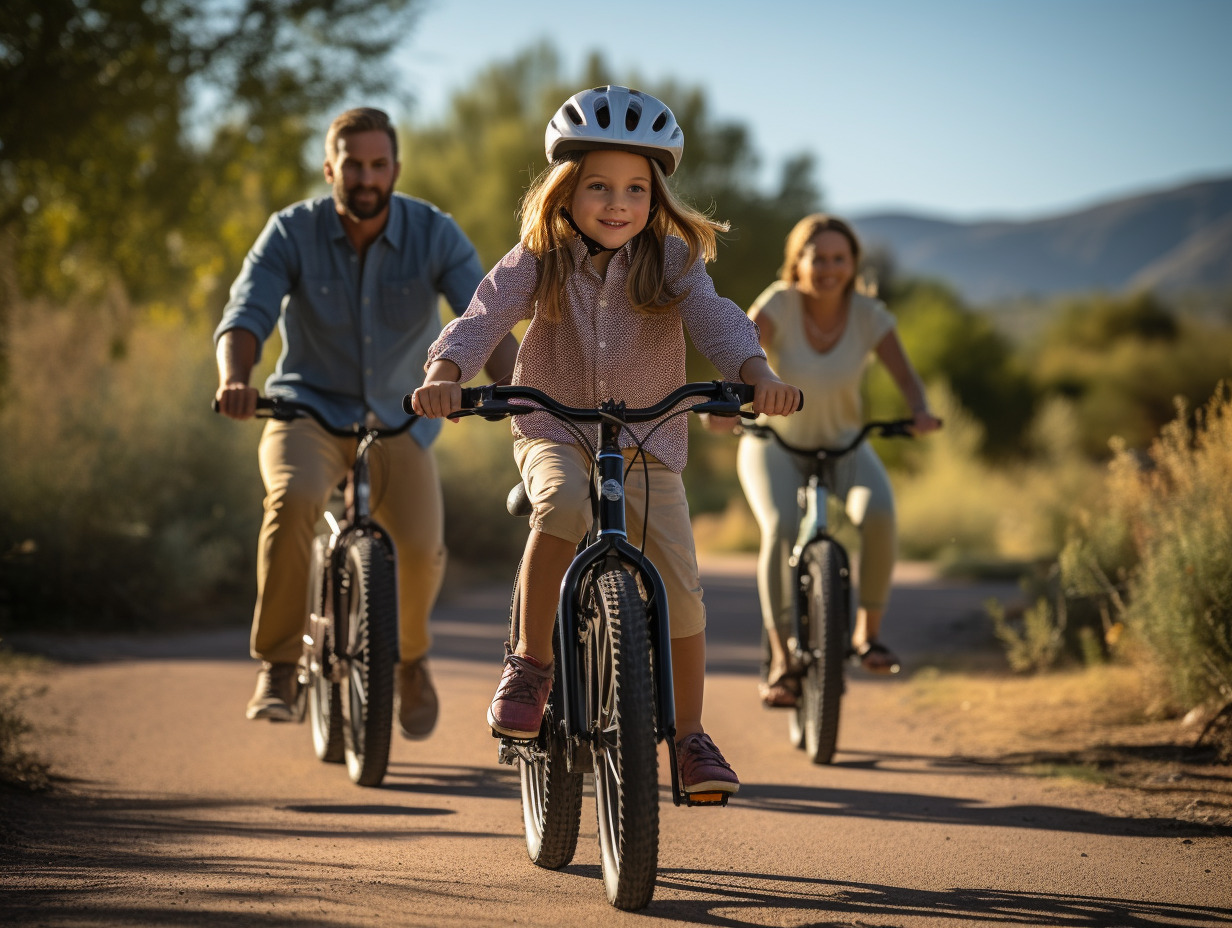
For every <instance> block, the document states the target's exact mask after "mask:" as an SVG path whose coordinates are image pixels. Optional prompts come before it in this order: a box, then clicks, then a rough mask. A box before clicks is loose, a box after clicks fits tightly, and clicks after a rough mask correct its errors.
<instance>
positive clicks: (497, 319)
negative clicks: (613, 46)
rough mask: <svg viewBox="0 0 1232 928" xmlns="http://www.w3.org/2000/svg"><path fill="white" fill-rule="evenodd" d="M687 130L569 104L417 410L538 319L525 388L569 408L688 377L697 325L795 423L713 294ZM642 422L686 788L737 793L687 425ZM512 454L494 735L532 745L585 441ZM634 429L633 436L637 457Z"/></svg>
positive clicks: (442, 342) (664, 118)
mask: <svg viewBox="0 0 1232 928" xmlns="http://www.w3.org/2000/svg"><path fill="white" fill-rule="evenodd" d="M683 149H684V135H683V133H682V132H681V130H680V127H679V126H678V125H677V123H676V119H675V117H674V116H673V115H672V112H671V110H669V109H668V108H667V106H665V105H664V104H663V103H661V102H660V101H659V100H656V99H655V98H654V97H651V96H649V95H647V94H643V93H639V92H638V91H634V90H629V89H626V88H624V87H598V88H595V89H593V90H586V91H582V92H580V93H578V94H575V95H574V96H572V97H571V98H570V99H569V100H567V101H566V102H565V103H564V105H563V106H561V108H560V110H559V111H558V112H557V113H556V115H555V116H553V117H552V120H551V121H550V122H549V124H548V127H547V133H546V150H547V159H548V165H549V166H548V168H547V169H546V170H545V171H544V172H543V173H542V174H540V175H539V177H538V178H537V179H536V181H535V182H534V184H533V185H532V187H531V189H530V190H529V191H528V192H527V194H526V196H525V198H524V200H523V202H522V207H521V215H522V233H521V242H520V243H519V244H518V245H517V246H515V247H514V249H513V250H512V251H510V252H509V254H507V255H506V256H505V257H504V258H503V259H502V260H501V261H500V263H499V264H497V266H496V267H495V268H494V269H493V270H492V271H491V272H490V273H489V274H488V276H487V277H486V278H485V279H484V281H483V283H482V284H480V286H479V290H478V291H477V292H476V294H475V297H474V299H473V300H472V301H471V305H470V308H469V309H468V310H467V311H466V313H465V314H464V315H463V316H461V317H460V318H458V319H456V320H454V322H452V323H450V325H448V326H447V327H446V328H445V330H444V331H443V332H442V333H441V335H440V337H439V338H438V339H437V341H436V343H435V344H434V345H433V346H432V348H431V349H430V351H429V355H428V357H429V360H428V365H427V376H426V378H425V382H424V385H423V386H422V387H420V388H419V389H418V390H416V391H415V394H414V400H413V402H414V407H415V410H416V412H419V413H420V414H421V415H425V416H430V417H434V418H435V417H441V416H448V415H450V414H451V413H453V412H455V411H457V410H458V409H459V407H460V398H461V394H460V388H459V385H458V384H459V381H466V380H469V379H470V378H471V377H473V376H475V375H476V374H477V373H478V372H479V369H480V367H481V366H482V364H483V361H484V359H486V358H487V356H488V353H489V352H490V351H491V350H492V349H493V348H494V347H495V346H496V344H497V343H498V342H499V341H500V339H501V338H502V337H503V336H504V335H506V334H507V333H508V332H509V331H510V330H511V329H512V328H513V326H514V325H515V324H517V323H518V322H520V321H522V320H525V319H529V320H530V326H529V327H528V328H527V330H526V334H525V336H524V337H523V339H522V343H521V346H520V348H519V351H518V358H517V363H516V365H515V367H514V373H513V383H515V384H519V385H525V386H532V387H536V388H538V389H540V390H542V391H544V392H545V393H547V394H549V395H550V396H551V397H552V398H553V399H555V400H557V401H558V402H561V403H565V404H567V405H571V406H578V407H589V408H593V407H595V406H597V405H598V403H600V402H602V401H603V400H606V399H609V398H610V399H615V400H618V401H623V402H625V403H626V404H627V405H628V406H630V407H644V406H650V405H652V404H654V403H655V402H656V401H658V400H660V399H662V398H663V397H664V396H665V395H667V394H668V393H669V392H670V391H671V390H672V389H673V388H675V387H678V386H680V385H682V384H683V383H684V382H685V340H684V330H685V328H686V327H687V329H688V331H689V335H690V336H691V337H692V339H693V341H694V344H696V345H697V347H698V348H699V349H700V350H701V351H702V353H703V354H705V355H706V356H707V357H708V358H709V359H710V360H711V361H712V362H713V363H714V365H715V367H716V368H718V370H719V371H720V373H721V374H722V375H723V377H724V378H726V379H728V380H742V381H743V382H745V383H748V384H752V385H754V386H755V391H756V392H755V399H754V402H753V408H754V410H755V411H757V412H759V413H763V414H766V415H786V414H788V413H789V412H791V411H792V410H794V409H795V408H796V407H797V405H798V402H799V391H798V390H796V388H795V387H792V386H789V385H788V384H785V383H783V382H782V381H781V380H779V378H778V377H777V376H775V374H774V373H773V371H772V370H771V369H770V367H769V365H768V364H767V362H766V358H765V352H764V351H763V350H762V348H761V347H760V345H759V344H758V341H757V332H756V328H755V327H754V326H753V324H752V323H751V322H750V321H749V319H748V317H747V316H746V315H745V314H744V313H743V312H742V311H741V310H740V308H739V307H738V306H737V305H736V304H735V303H733V302H731V301H730V300H727V299H724V298H722V297H720V296H718V295H717V294H716V293H715V290H714V283H713V281H712V280H711V279H710V276H709V275H708V274H707V273H706V268H705V261H706V260H709V259H711V258H713V257H714V251H715V232H716V230H721V229H723V228H725V227H724V226H722V225H721V224H719V223H716V222H713V221H711V220H710V219H708V218H707V217H705V216H704V215H702V214H701V213H699V212H697V211H696V210H694V209H692V208H690V207H689V206H686V205H685V204H684V203H682V202H681V201H680V200H678V199H677V198H676V196H675V194H674V193H673V192H672V190H671V189H670V188H669V187H668V185H667V180H666V178H667V177H668V175H670V174H672V173H673V172H674V171H675V170H676V168H677V166H678V165H679V164H680V159H681V155H682V153H683ZM650 428H651V427H650V426H644V427H638V429H637V435H636V438H637V439H641V440H642V441H643V446H644V448H645V451H646V452H647V459H648V464H649V484H650V486H649V489H647V487H646V485H645V481H644V480H643V477H642V473H643V471H642V464H641V462H640V461H639V462H638V466H637V467H635V468H633V469H632V470H631V471H630V473H629V478H628V482H627V483H626V491H627V494H628V501H627V506H628V511H629V512H630V513H631V514H636V515H631V518H630V519H629V523H628V528H629V535H630V537H629V541H630V542H631V543H632V544H634V545H640V544H641V543H642V538H641V534H642V518H641V515H640V514H641V513H642V512H644V511H645V505H646V503H645V498H646V494H647V492H649V495H650V498H651V499H653V500H654V507H653V511H652V512H651V514H650V518H649V523H648V527H647V529H646V538H645V546H646V553H647V555H648V556H649V558H650V559H651V561H652V562H653V563H654V564H655V565H656V566H657V567H658V568H659V570H660V572H661V573H662V575H663V579H664V582H665V585H666V588H667V592H668V609H669V615H670V620H671V636H672V643H671V654H672V670H673V680H674V695H675V703H676V721H677V738H678V741H677V752H678V756H679V759H680V770H681V778H682V781H683V787H684V789H685V791H686V792H698V791H707V790H711V791H713V790H718V791H723V792H728V793H734V792H735V791H736V790H737V789H738V788H739V780H738V779H737V777H736V775H735V773H734V772H732V770H731V767H730V766H729V765H728V764H727V762H726V761H725V760H724V758H723V755H722V754H721V753H720V752H719V750H718V748H717V747H715V745H714V743H713V742H712V741H711V740H710V738H709V736H707V735H706V734H705V733H704V731H703V729H702V722H701V717H702V692H703V682H704V681H703V675H704V671H705V663H706V651H705V633H704V628H705V609H704V606H703V605H702V589H701V582H700V581H699V579H698V571H697V559H696V555H695V553H694V547H693V534H692V527H691V524H690V522H689V513H688V504H687V502H686V499H685V492H684V484H683V482H682V481H681V478H680V472H681V470H682V469H683V468H684V464H685V459H686V457H687V451H688V449H687V431H686V426H685V422H684V420H683V419H682V418H680V417H677V418H674V419H671V420H668V421H667V422H666V423H665V424H664V425H663V427H662V428H659V429H657V430H656V431H654V433H653V434H649V429H650ZM513 431H514V435H515V436H516V442H515V446H514V453H515V456H516V458H517V462H518V467H519V469H520V470H521V472H522V479H523V482H524V483H525V485H526V489H527V493H528V495H529V497H530V500H531V503H532V505H533V513H532V516H531V520H530V525H531V532H530V537H529V538H528V540H527V543H526V553H525V556H524V560H523V568H522V569H523V576H524V578H525V582H524V583H523V584H521V586H520V596H521V604H520V613H521V615H522V616H523V617H524V621H523V623H522V626H521V634H520V636H519V640H518V643H517V647H516V648H515V649H514V650H513V651H512V652H510V653H509V654H508V655H507V657H506V661H505V666H504V673H503V676H502V678H501V682H500V686H499V688H498V689H497V692H496V696H495V698H494V700H493V702H492V705H491V708H490V709H489V711H488V723H489V724H490V725H491V727H492V728H493V730H494V731H496V732H498V733H500V734H502V735H505V736H508V737H512V738H533V737H535V736H536V735H537V734H538V732H539V727H540V720H541V718H542V716H543V711H544V706H545V705H546V703H547V699H548V694H549V691H550V689H551V685H552V672H551V666H552V665H551V660H552V628H553V624H554V619H555V613H556V605H557V598H558V596H559V592H560V587H561V580H562V578H563V576H564V573H565V570H566V568H567V567H568V566H569V563H570V562H571V561H572V559H573V556H574V553H575V549H576V546H577V544H578V542H579V541H580V540H581V539H582V538H583V537H584V536H585V534H586V531H587V529H588V528H589V526H590V519H591V506H590V495H589V494H590V462H589V461H588V460H587V458H586V456H585V453H584V451H583V450H582V448H581V447H580V446H579V445H578V444H577V443H576V440H575V439H574V437H573V436H572V435H571V434H570V433H569V432H568V431H566V430H565V429H564V428H563V427H562V426H560V425H559V424H557V423H556V421H555V420H554V419H552V418H550V417H549V416H547V415H544V414H530V415H523V416H519V417H517V418H515V419H514V420H513ZM634 444H635V436H633V435H631V434H628V433H626V434H625V435H624V436H623V437H622V445H623V446H626V450H625V453H626V455H628V456H629V457H630V458H631V457H632V455H633V451H634V449H633V447H632V446H633V445H634Z"/></svg>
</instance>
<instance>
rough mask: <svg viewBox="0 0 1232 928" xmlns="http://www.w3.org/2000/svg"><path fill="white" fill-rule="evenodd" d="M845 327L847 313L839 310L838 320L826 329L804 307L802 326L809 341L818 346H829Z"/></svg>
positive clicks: (836, 339)
mask: <svg viewBox="0 0 1232 928" xmlns="http://www.w3.org/2000/svg"><path fill="white" fill-rule="evenodd" d="M846 327H847V313H846V312H844V311H843V310H841V309H840V310H839V315H838V321H837V322H835V323H834V325H832V326H830V328H828V329H823V328H822V327H821V325H820V323H818V322H817V320H816V319H814V318H813V314H812V313H811V312H809V311H808V309H807V308H806V309H805V310H804V328H805V332H806V334H807V335H808V336H809V341H811V342H812V343H813V345H814V346H815V347H818V348H823V347H824V348H829V347H832V346H833V345H834V343H835V342H836V341H838V339H839V337H840V336H841V335H842V334H843V330H844V329H845V328H846Z"/></svg>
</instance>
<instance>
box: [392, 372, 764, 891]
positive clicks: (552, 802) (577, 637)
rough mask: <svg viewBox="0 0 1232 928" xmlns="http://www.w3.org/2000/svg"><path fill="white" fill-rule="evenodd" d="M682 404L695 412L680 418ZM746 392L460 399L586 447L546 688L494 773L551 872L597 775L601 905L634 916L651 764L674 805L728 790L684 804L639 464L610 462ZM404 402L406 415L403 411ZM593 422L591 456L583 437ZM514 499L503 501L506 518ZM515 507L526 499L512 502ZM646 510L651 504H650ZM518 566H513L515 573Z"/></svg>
mask: <svg viewBox="0 0 1232 928" xmlns="http://www.w3.org/2000/svg"><path fill="white" fill-rule="evenodd" d="M690 398H701V399H702V400H703V402H701V403H699V404H697V405H693V406H687V405H686V406H684V407H683V408H679V409H678V408H677V407H678V406H680V405H681V403H682V402H683V401H685V400H687V399H690ZM752 398H753V388H752V387H750V386H746V385H745V384H736V383H727V382H723V381H714V382H711V383H691V384H685V385H684V386H682V387H680V388H679V389H677V390H675V391H674V392H673V393H672V394H671V395H670V396H668V397H667V398H666V399H664V400H662V401H661V402H660V403H658V404H656V405H654V406H651V407H648V408H645V409H628V408H626V407H625V406H624V404H622V403H616V402H612V401H607V402H605V403H603V404H602V405H601V406H600V407H599V408H597V409H580V408H576V407H569V406H563V405H561V404H559V403H557V402H556V401H554V400H553V399H552V398H551V397H549V396H548V395H547V394H545V393H543V392H541V391H539V390H535V389H532V388H529V387H518V386H485V387H474V388H464V389H463V390H462V406H463V409H462V410H461V411H460V412H459V413H458V415H460V416H461V415H477V416H481V417H483V418H485V419H489V420H500V419H504V418H505V417H507V416H516V415H522V414H525V413H532V412H547V413H549V414H551V415H552V416H553V417H555V418H556V419H557V420H559V421H560V422H562V423H564V424H565V425H566V427H567V428H569V430H570V431H571V432H572V433H573V434H574V436H575V437H576V438H577V440H578V444H579V445H580V446H581V447H583V448H587V449H589V451H590V453H591V459H592V461H593V473H594V481H593V486H592V504H593V507H594V521H593V526H592V529H591V533H590V535H589V536H588V537H587V538H586V539H584V540H583V541H582V543H581V544H579V546H578V554H577V556H576V557H575V559H574V560H573V562H572V564H571V566H570V567H569V569H568V570H567V571H566V573H565V578H564V581H563V582H562V584H561V594H560V602H559V606H558V610H557V616H556V619H557V620H556V626H555V630H554V633H553V649H554V652H555V677H554V680H553V685H552V691H551V696H550V698H549V700H548V705H547V709H546V711H545V712H544V716H543V723H542V726H541V727H540V730H539V734H538V736H537V737H536V738H534V739H533V740H529V741H519V740H515V739H512V738H508V737H501V739H500V746H499V748H498V752H497V756H498V759H499V761H500V762H501V763H504V764H510V765H512V764H514V763H516V764H517V765H518V767H519V772H520V779H521V787H522V818H523V824H524V830H525V833H526V847H527V851H528V853H529V855H530V859H531V860H532V861H533V862H534V863H535V864H536V865H538V866H540V867H544V868H547V869H551V870H557V869H560V868H561V867H564V866H565V865H566V864H568V863H569V861H570V860H572V859H573V854H574V851H575V850H576V848H577V839H578V831H579V829H580V825H581V809H582V786H583V776H584V771H585V770H587V769H589V770H590V771H591V773H592V776H593V778H594V790H595V807H596V817H597V820H598V832H599V846H600V851H601V857H602V865H603V880H604V885H605V888H606V891H607V898H608V901H609V902H610V903H611V904H612V905H614V906H616V907H617V908H620V909H640V908H642V907H643V906H645V905H646V904H647V903H649V902H650V898H651V895H652V894H653V892H654V883H655V876H656V873H657V870H658V854H659V807H658V798H659V797H658V791H659V787H658V755H657V748H656V744H657V743H658V742H662V741H664V740H667V741H668V743H669V745H671V746H672V748H673V749H672V750H669V751H668V756H669V758H670V759H671V761H670V763H671V779H672V799H673V801H674V802H675V804H676V805H681V804H685V805H690V806H693V805H726V804H727V796H728V794H727V793H724V792H713V793H692V794H689V793H686V792H685V791H684V790H683V789H682V787H681V783H680V772H679V769H678V766H677V760H676V752H675V750H674V745H675V734H676V710H675V703H674V700H673V697H672V661H671V638H670V634H669V627H668V610H667V594H666V591H665V589H664V586H663V580H662V578H661V577H660V575H659V573H658V571H657V570H656V569H655V567H654V565H653V564H651V562H650V561H649V559H647V558H646V557H645V555H644V553H643V552H642V551H639V550H638V549H637V548H635V547H633V546H632V545H631V544H630V543H629V542H628V541H627V537H626V532H625V516H626V512H625V494H624V486H625V477H626V474H627V473H628V471H629V469H630V468H632V467H634V466H636V458H634V461H633V462H631V463H627V462H626V459H625V457H624V455H623V454H622V453H621V448H620V437H621V433H622V432H623V431H624V430H625V429H626V427H627V426H628V425H631V424H634V423H644V422H651V421H654V420H665V417H669V416H672V415H680V414H683V413H686V412H709V413H711V414H715V415H728V416H734V415H739V413H740V406H741V405H742V404H744V403H748V402H751V401H752ZM409 404H410V397H409V396H408V397H407V399H406V403H405V405H406V407H407V408H408V409H409V408H410V405H409ZM587 424H597V425H598V427H599V428H598V432H599V436H598V438H599V440H598V448H597V449H596V448H595V446H594V443H593V442H592V441H591V438H590V437H589V436H588V435H586V434H585V433H584V431H583V429H582V428H581V427H580V426H583V425H587ZM518 489H519V488H515V489H514V492H513V493H511V494H510V507H509V508H510V511H512V512H515V514H526V513H528V512H529V509H525V510H521V511H519V510H518V508H517V506H516V505H515V504H514V500H516V499H517V498H518ZM523 498H524V496H523ZM647 507H649V500H648V501H647ZM520 571H521V568H520V566H519V574H520ZM518 598H519V597H518V586H517V581H515V584H514V591H513V604H512V606H511V607H510V621H509V635H510V642H511V644H516V643H517V640H518V630H519V623H520V616H519V615H518Z"/></svg>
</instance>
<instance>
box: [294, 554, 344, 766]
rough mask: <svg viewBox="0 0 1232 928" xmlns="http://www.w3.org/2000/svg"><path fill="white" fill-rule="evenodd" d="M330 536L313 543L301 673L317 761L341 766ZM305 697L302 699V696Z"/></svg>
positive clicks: (339, 692)
mask: <svg viewBox="0 0 1232 928" xmlns="http://www.w3.org/2000/svg"><path fill="white" fill-rule="evenodd" d="M329 597H330V588H329V536H328V535H318V536H317V537H316V539H315V540H314V541H313V543H312V565H311V567H310V568H309V571H308V606H309V609H310V610H311V613H310V615H309V616H308V636H307V639H306V640H305V641H304V654H303V657H302V658H301V665H302V666H301V671H303V670H306V671H307V672H306V673H304V677H305V678H306V680H307V690H308V692H307V694H305V695H306V697H307V702H308V705H307V713H308V725H309V727H310V728H311V729H312V749H313V751H314V753H315V754H316V755H317V759H318V760H322V761H325V762H326V763H331V764H340V763H342V760H343V757H344V753H343V747H342V695H341V690H340V688H339V686H338V684H337V683H335V682H333V680H332V679H331V676H330V667H331V665H332V663H333V660H334V624H333V620H332V619H331V618H330V615H331V613H332V610H331V608H330V602H329ZM301 698H302V697H301Z"/></svg>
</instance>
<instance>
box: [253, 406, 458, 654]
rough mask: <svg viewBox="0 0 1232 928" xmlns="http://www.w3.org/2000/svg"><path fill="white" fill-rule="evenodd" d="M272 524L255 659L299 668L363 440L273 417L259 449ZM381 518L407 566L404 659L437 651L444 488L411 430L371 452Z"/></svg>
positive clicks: (402, 603) (401, 585)
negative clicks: (315, 592)
mask: <svg viewBox="0 0 1232 928" xmlns="http://www.w3.org/2000/svg"><path fill="white" fill-rule="evenodd" d="M259 459H260V465H261V479H262V480H263V481H264V482H265V518H264V521H263V522H262V524H261V535H260V538H259V539H258V547H257V606H256V610H255V612H254V614H253V622H252V640H251V650H252V656H253V657H254V658H257V659H259V660H266V661H270V662H272V663H293V662H295V661H297V660H299V656H300V652H301V650H302V649H303V643H302V637H303V634H304V629H305V623H306V621H307V615H308V569H309V562H310V560H311V557H312V540H313V538H314V536H315V535H316V534H317V531H318V522H319V520H320V519H321V515H322V513H323V512H324V510H325V505H326V503H327V502H328V501H329V495H330V492H331V491H332V490H333V488H334V487H336V486H337V485H338V483H339V481H341V480H342V479H343V477H345V476H346V474H347V472H348V471H349V469H350V467H351V464H352V463H353V462H354V460H355V439H353V438H340V437H337V436H334V435H330V434H329V433H328V432H326V431H325V430H324V429H322V428H321V427H320V425H318V424H317V423H316V422H315V421H314V420H311V419H295V420H293V421H291V422H278V421H273V420H271V421H270V422H268V423H267V424H266V426H265V432H264V434H263V435H262V436H261V446H260V449H259ZM368 463H369V469H370V473H371V476H372V515H373V518H375V519H376V521H377V522H379V523H380V524H381V526H382V527H384V529H385V530H386V531H387V532H388V533H389V535H390V537H391V538H392V539H393V542H394V547H395V550H396V553H397V563H398V616H399V623H398V624H399V659H400V660H402V661H409V660H415V659H416V658H419V657H422V656H423V655H425V654H427V653H428V648H429V647H430V645H431V637H430V634H429V631H428V615H429V613H430V612H431V611H432V606H433V604H434V603H435V602H436V595H437V593H438V592H439V591H440V585H441V579H442V577H443V575H444V572H445V543H444V535H443V532H444V529H443V517H442V509H443V506H442V502H441V487H440V480H439V478H438V476H437V471H436V460H435V458H434V457H433V455H432V452H431V451H430V450H428V449H425V448H421V447H420V446H419V445H418V444H417V443H416V442H415V440H414V439H413V438H411V436H410V435H409V434H406V433H404V434H402V435H398V436H396V437H394V438H386V439H382V440H381V441H379V442H378V443H377V444H376V445H374V446H373V447H372V449H371V450H370V451H369V453H368Z"/></svg>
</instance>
